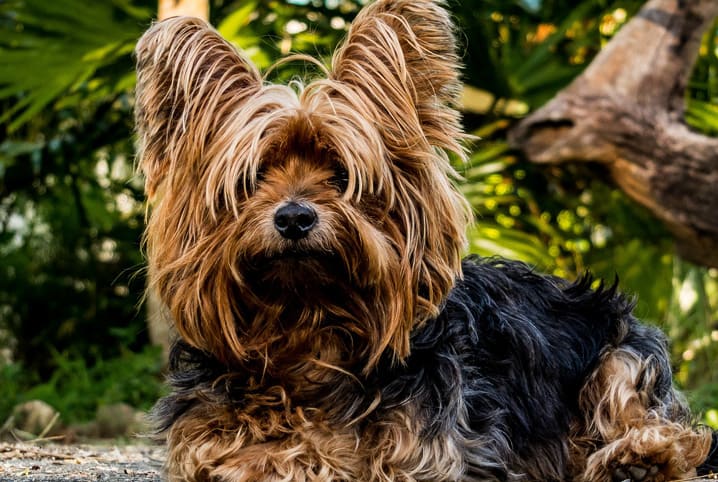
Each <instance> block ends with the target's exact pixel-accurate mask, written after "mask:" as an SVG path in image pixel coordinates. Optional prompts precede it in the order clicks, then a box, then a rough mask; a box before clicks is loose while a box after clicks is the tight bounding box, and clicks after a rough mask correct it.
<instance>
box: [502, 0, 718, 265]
mask: <svg viewBox="0 0 718 482" xmlns="http://www.w3.org/2000/svg"><path fill="white" fill-rule="evenodd" d="M716 16H718V1H715V0H650V1H649V2H647V3H646V5H645V6H644V7H643V8H642V9H641V11H640V12H639V13H638V14H637V15H636V16H635V17H634V18H633V19H631V21H629V22H628V23H627V24H626V25H625V26H624V27H623V28H622V29H621V31H620V32H619V33H618V34H617V35H616V36H615V37H614V38H613V39H612V40H611V42H609V44H608V45H607V46H606V48H604V49H603V50H602V51H601V52H600V53H599V54H598V56H597V57H596V58H595V59H594V60H593V62H592V63H591V65H590V66H589V67H588V68H587V69H586V70H585V71H584V72H583V73H582V74H581V75H580V76H579V77H578V78H576V79H575V80H574V82H573V83H572V84H571V85H569V86H568V87H567V88H566V89H564V90H563V91H561V92H560V93H559V94H558V95H557V96H556V97H555V98H554V99H553V100H551V101H550V102H549V103H548V104H546V105H545V106H544V107H542V108H541V109H539V110H537V111H536V112H535V113H533V114H532V115H530V116H529V117H527V118H526V119H524V120H523V121H522V122H521V123H519V124H518V125H517V126H516V127H515V128H514V129H513V130H512V131H511V133H510V136H509V138H510V141H511V143H512V145H513V146H514V147H517V148H519V149H521V150H522V151H523V152H524V154H525V155H526V157H527V158H528V159H529V160H531V161H533V162H537V163H562V162H576V161H579V162H599V163H603V164H605V165H607V166H608V168H609V170H610V172H611V175H612V178H613V180H614V182H615V183H616V184H617V185H618V186H619V187H620V188H621V189H622V190H623V191H625V192H626V193H627V194H628V195H629V196H630V197H631V198H633V199H635V200H636V201H638V202H639V203H641V204H643V205H644V206H646V207H647V208H648V209H650V210H651V212H653V214H654V215H655V216H656V217H657V218H658V219H660V220H661V221H663V222H664V223H665V224H666V226H667V227H668V228H669V229H670V231H671V232H672V234H673V235H674V237H675V239H676V243H677V246H678V250H679V252H680V253H681V254H682V255H683V256H684V257H685V258H686V259H689V260H691V261H693V262H696V263H699V264H703V265H706V266H714V267H718V195H717V193H716V187H718V139H715V138H711V137H707V136H703V135H700V134H697V133H694V132H691V131H690V130H689V129H688V128H687V127H686V125H685V123H684V122H683V112H684V104H685V100H684V94H685V89H686V84H687V81H688V78H689V76H690V74H691V71H692V67H693V64H694V63H695V60H696V58H697V56H698V49H699V48H700V43H701V37H702V35H703V33H704V32H705V31H706V30H707V29H708V28H709V26H710V25H711V24H712V21H713V19H714V18H715V17H716Z"/></svg>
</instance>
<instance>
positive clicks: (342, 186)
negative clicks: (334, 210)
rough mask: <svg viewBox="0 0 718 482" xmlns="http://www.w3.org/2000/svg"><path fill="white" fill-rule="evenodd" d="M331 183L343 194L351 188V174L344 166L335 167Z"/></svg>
mask: <svg viewBox="0 0 718 482" xmlns="http://www.w3.org/2000/svg"><path fill="white" fill-rule="evenodd" d="M329 183H330V184H331V185H332V186H334V187H335V188H337V189H338V190H339V191H341V192H344V191H346V190H347V187H348V186H349V172H348V171H347V170H346V169H345V168H344V167H342V166H337V167H335V168H334V174H333V175H332V177H331V178H330V179H329Z"/></svg>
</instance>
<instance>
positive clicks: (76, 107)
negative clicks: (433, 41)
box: [0, 0, 718, 428]
mask: <svg viewBox="0 0 718 482" xmlns="http://www.w3.org/2000/svg"><path fill="white" fill-rule="evenodd" d="M361 3H362V2H359V1H349V0H311V1H310V0H287V1H279V0H269V1H258V0H254V1H253V0H238V1H232V0H213V1H212V2H211V22H212V23H213V24H214V25H215V26H216V27H217V28H218V30H219V31H220V32H221V33H222V34H223V35H224V36H225V37H226V38H227V39H229V40H230V41H231V42H233V43H234V44H235V45H237V46H238V47H239V48H241V49H242V50H244V51H245V52H246V53H247V54H248V55H249V56H250V57H251V59H252V60H253V61H254V62H255V63H256V64H258V65H259V66H260V67H263V68H266V67H268V66H270V65H271V64H272V63H274V62H275V61H276V60H277V59H278V58H279V57H281V56H282V55H285V54H287V53H290V52H305V53H309V54H312V55H315V56H319V57H321V58H324V59H328V58H329V55H330V53H331V51H332V48H333V46H334V45H336V43H337V42H338V41H339V40H340V39H341V38H342V37H343V36H344V34H345V32H346V29H347V27H348V25H349V23H350V22H351V20H352V18H353V17H354V15H355V14H356V12H357V10H358V9H359V8H360V6H361ZM642 3H643V2H642V1H641V0H617V1H612V0H583V1H576V0H464V1H461V2H458V1H451V2H449V4H450V7H451V8H452V9H453V11H454V14H455V17H456V19H457V20H458V23H459V24H460V26H461V30H462V32H463V33H462V34H461V35H460V39H461V42H462V51H463V54H464V59H465V63H466V69H465V75H464V80H465V83H466V89H465V99H464V104H465V124H466V127H467V129H468V130H469V131H470V132H472V133H474V134H476V135H477V136H480V140H477V141H476V142H475V143H474V144H473V145H472V146H471V150H472V155H471V162H470V164H469V165H467V166H457V167H458V169H459V170H460V172H461V173H462V174H463V175H464V177H465V182H464V183H463V185H462V189H463V190H464V192H465V193H466V195H467V197H468V198H469V199H470V201H471V203H472V204H473V206H474V208H475V210H476V213H477V223H476V225H475V226H474V227H473V228H472V231H471V233H470V235H471V236H470V237H471V246H470V249H471V251H472V252H476V253H479V254H482V255H487V256H492V255H500V256H506V257H510V258H516V259H521V260H525V261H527V262H529V263H531V264H533V265H535V266H536V267H537V268H538V269H540V270H542V271H546V272H551V273H555V274H557V275H560V276H565V277H569V278H573V277H575V276H577V275H578V274H579V273H581V272H583V271H584V270H587V269H588V270H591V271H593V272H594V273H595V274H597V275H598V276H601V277H605V278H608V279H613V278H614V276H615V274H616V273H618V274H619V275H620V281H621V288H622V289H623V290H624V291H627V292H629V293H632V294H635V295H636V296H637V297H638V300H639V301H638V307H637V313H638V315H639V316H640V317H642V318H644V319H645V320H648V321H649V322H652V323H655V324H657V325H659V326H661V327H663V328H664V329H665V330H666V331H667V332H668V334H669V336H670V337H671V339H672V342H673V345H672V346H673V356H674V363H675V366H676V369H677V375H676V377H677V382H678V383H679V385H680V386H682V387H683V388H685V389H686V390H687V391H688V395H689V398H690V400H691V402H692V404H693V405H694V407H695V408H696V409H697V410H699V411H701V412H702V413H703V414H704V416H705V419H706V421H707V422H708V423H710V424H711V425H713V426H714V427H716V428H718V410H717V409H718V366H717V365H716V363H715V360H716V355H717V354H718V321H716V320H718V271H716V270H715V269H706V268H702V267H698V266H694V265H691V264H689V263H687V262H685V261H683V260H681V259H680V258H678V257H677V256H676V255H675V254H674V250H673V245H672V242H671V238H670V236H669V235H668V234H667V233H666V232H665V231H664V229H663V228H662V227H661V225H660V224H659V223H658V222H657V221H656V220H654V219H653V218H652V217H651V216H650V215H649V214H648V213H647V212H646V211H645V210H644V209H643V208H641V207H639V206H638V205H636V204H635V203H633V202H632V201H630V200H629V199H627V198H626V197H625V196H624V195H622V193H621V192H620V191H619V190H617V189H616V188H614V187H612V186H611V185H610V184H608V183H607V182H605V181H606V179H607V175H606V174H605V173H604V172H602V171H601V168H600V167H597V166H586V165H582V166H562V167H561V168H560V169H559V168H557V167H546V166H536V165H531V164H528V163H527V162H525V161H524V160H522V159H521V158H520V156H518V155H517V154H516V153H515V152H512V151H511V150H510V149H509V147H508V146H507V143H506V133H507V130H508V129H509V128H510V127H511V126H512V125H514V124H515V123H516V122H517V121H518V120H519V119H520V118H522V117H523V116H525V115H526V114H527V113H528V112H531V111H532V110H534V109H536V108H537V107H539V106H541V105H542V104H543V103H544V102H546V101H547V100H548V99H550V98H551V97H552V96H554V95H555V94H556V92H557V91H559V90H560V89H561V88H562V87H564V86H566V85H567V84H568V83H569V82H570V81H571V79H573V78H574V77H575V76H576V75H577V74H578V73H580V72H581V70H582V69H583V68H584V67H585V66H586V65H587V64H588V63H589V62H590V61H591V59H592V58H593V56H594V55H595V54H596V52H598V51H599V50H600V49H601V48H602V46H604V45H605V44H606V43H607V42H608V41H609V40H610V39H611V37H612V36H613V35H614V34H615V33H616V32H617V31H618V29H620V27H621V26H622V25H623V24H625V22H627V21H628V20H629V19H630V18H631V16H632V15H634V14H635V13H636V11H637V10H638V8H639V7H640V6H641V4H642ZM156 8H157V2H156V1H150V0H106V1H101V2H98V1H94V0H56V1H50V0H6V1H4V2H2V3H0V424H2V423H3V421H4V420H6V419H7V418H8V417H9V415H10V413H11V411H12V409H13V407H14V406H16V405H18V404H19V403H21V402H24V401H27V400H32V399H41V400H44V401H45V402H48V403H49V404H50V405H52V406H53V407H54V408H55V409H57V410H58V411H59V412H60V414H61V417H62V420H63V421H64V422H65V423H68V424H71V423H79V422H83V421H87V420H90V419H92V418H93V417H94V416H95V414H96V412H97V410H98V408H100V407H102V406H103V405H107V404H112V403H116V402H125V403H128V404H130V405H131V406H133V407H136V408H138V409H147V408H149V407H150V406H151V405H152V403H153V401H154V400H155V399H156V398H157V397H158V396H159V395H160V394H161V392H162V390H163V389H162V374H161V371H162V360H161V355H160V350H158V349H157V348H154V347H151V346H150V344H149V339H148V334H147V333H148V332H147V327H146V317H145V309H144V307H143V304H142V294H143V290H144V272H143V258H142V254H141V246H140V239H141V232H142V226H143V220H144V206H143V195H142V192H141V188H142V180H141V179H139V177H138V175H137V174H136V173H135V171H134V152H133V125H132V107H133V88H134V82H135V76H134V71H133V58H132V50H133V47H134V43H135V41H136V40H137V39H138V37H139V36H140V35H141V33H142V32H143V31H144V29H145V28H147V26H148V25H149V24H150V22H151V20H152V18H153V17H155V16H156ZM717 28H718V25H714V27H713V28H712V29H711V31H710V32H709V34H708V35H706V38H705V40H704V46H703V48H702V50H701V55H700V58H699V60H698V63H697V66H696V68H695V71H694V73H693V77H692V81H691V83H690V86H689V89H688V91H687V92H686V104H687V121H688V122H689V123H690V124H691V126H693V127H694V128H695V129H697V130H699V131H701V132H703V133H706V134H708V135H716V134H717V133H718V48H717V47H716V39H717V37H716V33H717V32H718V30H717ZM306 68H307V67H306V66H304V65H297V64H290V65H289V66H285V67H282V68H281V69H279V70H278V71H276V72H273V73H272V74H271V76H272V79H273V80H285V79H287V78H289V77H292V76H297V75H302V76H303V75H312V73H311V71H306V70H305V69H306Z"/></svg>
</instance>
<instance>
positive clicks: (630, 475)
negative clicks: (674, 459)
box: [613, 464, 666, 482]
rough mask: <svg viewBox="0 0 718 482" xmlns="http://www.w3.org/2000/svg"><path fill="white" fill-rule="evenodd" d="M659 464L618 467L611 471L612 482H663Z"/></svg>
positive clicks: (663, 478)
mask: <svg viewBox="0 0 718 482" xmlns="http://www.w3.org/2000/svg"><path fill="white" fill-rule="evenodd" d="M665 480H666V479H665V477H664V476H663V473H662V471H661V467H660V465H659V464H647V465H644V464H641V465H619V466H617V467H615V468H614V469H613V482H663V481H665Z"/></svg>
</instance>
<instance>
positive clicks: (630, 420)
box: [136, 0, 718, 482]
mask: <svg viewBox="0 0 718 482" xmlns="http://www.w3.org/2000/svg"><path fill="white" fill-rule="evenodd" d="M452 30H453V27H452V24H451V21H450V18H449V15H448V14H447V12H446V11H444V9H443V8H442V6H441V4H440V2H434V1H430V0H396V1H389V0H380V1H378V2H376V3H374V4H372V5H370V6H368V7H366V8H365V9H364V10H363V11H362V12H361V13H360V14H359V16H358V17H357V18H356V20H355V22H354V23H353V25H352V27H351V30H350V32H349V34H348V36H347V38H346V40H345V41H344V42H343V44H342V45H341V47H339V49H338V50H337V51H336V53H335V55H334V57H333V59H332V62H331V67H330V68H328V69H327V70H326V75H325V76H324V77H323V78H321V79H319V80H315V81H313V82H311V83H309V84H308V85H306V86H305V87H301V86H294V87H293V88H291V87H288V86H282V85H267V84H265V83H264V82H263V79H262V77H261V76H260V74H259V73H258V71H257V70H256V68H255V67H254V66H252V65H251V64H250V62H249V61H248V60H247V59H246V58H245V57H243V56H242V54H240V53H239V52H238V51H237V50H236V49H235V48H233V47H232V46H231V45H230V44H229V43H227V42H226V41H225V40H223V39H222V38H221V37H220V36H219V34H218V33H217V32H216V31H214V30H213V29H212V28H211V27H209V26H208V25H207V24H205V23H204V22H201V21H199V20H196V19H191V18H174V19H170V20H167V21H164V22H160V23H157V24H156V25H154V26H153V27H152V28H150V30H149V31H148V32H147V33H146V34H145V35H144V36H143V37H142V39H141V40H140V42H139V44H138V46H137V61H138V85H137V107H136V118H137V129H138V132H139V147H140V165H141V169H142V170H143V172H144V174H145V176H146V190H147V194H148V197H149V199H150V202H151V205H152V208H151V215H150V216H149V220H148V227H147V231H146V246H147V252H148V258H149V263H150V273H151V287H152V289H153V290H155V291H156V293H158V294H159V296H160V298H161V300H162V301H163V303H164V304H165V305H166V306H167V307H168V309H169V311H170V313H171V315H172V318H173V320H174V326H175V328H176V331H177V333H178V335H179V337H180V341H179V342H178V343H177V344H176V346H175V347H174V350H173V352H172V356H171V385H172V389H173V391H172V393H171V394H170V395H169V396H167V397H165V398H164V399H162V400H161V401H160V402H159V403H158V404H157V406H156V408H155V411H154V414H155V417H156V418H157V420H158V423H159V430H160V432H161V433H162V434H164V435H165V436H166V440H167V444H168V460H167V464H166V468H167V471H168V474H169V478H170V479H171V480H177V481H179V480H183V481H185V480H186V481H205V480H207V481H210V480H211V481H233V482H234V481H414V480H426V481H460V480H492V481H507V480H511V481H514V480H516V481H518V480H534V481H562V480H581V481H611V480H644V481H668V480H676V479H680V478H686V477H690V476H694V475H695V474H696V468H697V467H699V471H700V472H708V471H709V470H711V468H712V466H711V465H710V464H715V461H716V459H718V457H716V456H712V458H711V459H710V460H712V462H711V461H708V462H706V460H707V459H708V458H709V453H710V451H711V438H712V434H711V432H710V431H709V430H707V429H703V428H701V427H698V426H696V425H694V424H693V422H692V420H691V415H690V414H689V412H688V409H687V408H686V404H685V403H684V401H683V399H682V397H681V396H680V394H679V393H677V392H676V390H675V389H674V388H673V386H672V381H671V368H670V365H669V361H668V354H667V351H666V342H665V339H664V337H663V335H662V334H661V333H660V332H658V331H657V330H655V329H653V328H649V327H647V326H644V325H641V324H639V322H638V321H637V320H636V319H635V318H634V317H633V316H632V315H631V303H630V302H629V301H627V300H626V299H625V298H624V297H623V296H621V295H620V294H618V293H617V292H616V290H615V289H614V288H613V287H610V288H609V287H599V288H598V289H595V290H592V289H591V280H590V279H589V278H587V277H584V278H582V279H580V280H579V281H577V282H575V283H568V282H566V281H563V280H560V279H556V278H552V277H546V276H541V275H538V274H536V273H534V272H533V271H532V270H531V269H530V268H528V267H527V266H525V265H523V264H519V263H514V262H509V261H497V260H482V259H478V258H474V257H471V258H468V259H465V260H463V261H462V259H461V256H462V250H463V249H464V246H465V234H464V233H465V230H466V227H467V224H468V223H469V222H470V220H471V213H470V210H469V209H468V207H467V204H466V202H465V201H464V200H463V199H462V197H461V196H460V194H459V193H458V191H457V189H456V188H455V186H454V182H453V180H454V179H453V178H454V177H455V173H454V171H453V170H452V168H451V167H450V163H449V153H453V155H454V156H457V157H459V158H463V157H464V156H465V152H464V150H463V149H462V141H463V140H464V138H465V135H464V134H463V133H462V130H461V126H460V120H459V114H458V112H457V110H456V104H457V99H458V95H459V87H460V84H459V80H458V74H457V71H458V70H457V63H458V59H457V55H456V48H455V41H454V36H453V32H452ZM701 464H703V465H701Z"/></svg>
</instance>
